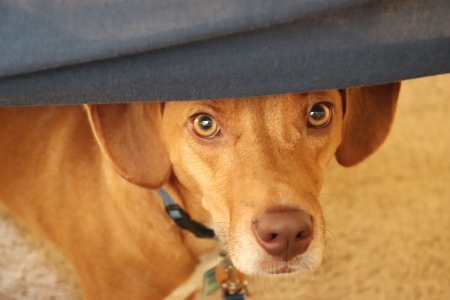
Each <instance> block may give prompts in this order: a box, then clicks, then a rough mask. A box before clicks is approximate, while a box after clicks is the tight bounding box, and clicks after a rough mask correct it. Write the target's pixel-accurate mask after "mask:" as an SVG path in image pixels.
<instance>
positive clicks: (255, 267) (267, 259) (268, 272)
mask: <svg viewBox="0 0 450 300" xmlns="http://www.w3.org/2000/svg"><path fill="white" fill-rule="evenodd" d="M314 250H316V251H314ZM318 250H319V249H313V250H312V251H310V250H308V251H306V252H305V253H303V254H301V255H298V256H297V257H295V258H294V259H292V260H290V261H283V260H281V259H279V258H274V257H272V256H270V255H268V254H265V253H258V254H259V255H258V254H257V255H254V256H252V257H251V258H248V259H245V258H244V259H239V258H238V257H233V255H231V260H232V261H233V263H234V264H235V266H236V268H237V269H239V270H240V271H241V272H243V273H245V274H247V275H257V276H262V277H268V278H275V277H286V276H292V275H298V274H300V273H309V272H312V271H314V270H315V269H317V268H318V267H319V266H320V264H321V261H322V252H321V251H320V250H319V251H318ZM257 252H258V251H257Z"/></svg>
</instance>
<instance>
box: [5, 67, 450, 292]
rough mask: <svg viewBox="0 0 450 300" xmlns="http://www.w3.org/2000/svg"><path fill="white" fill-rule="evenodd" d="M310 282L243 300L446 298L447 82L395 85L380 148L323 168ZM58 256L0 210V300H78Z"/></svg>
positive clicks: (255, 288)
mask: <svg viewBox="0 0 450 300" xmlns="http://www.w3.org/2000/svg"><path fill="white" fill-rule="evenodd" d="M321 201H322V204H323V207H324V212H325V217H326V219H327V225H328V229H329V233H328V237H329V239H328V248H327V259H326V261H325V263H324V266H323V267H322V268H321V269H320V270H318V272H317V273H316V274H311V275H306V276H300V277H297V278H294V279H292V278H291V279H287V280H283V281H276V282H272V281H271V282H269V281H264V280H256V279H253V280H251V281H250V289H251V291H252V292H253V297H252V298H251V299H258V300H259V299H450V75H445V76H438V77H430V78H423V79H418V80H412V81H407V82H405V83H404V85H403V88H402V92H401V100H400V106H399V109H398V114H397V119H396V123H395V125H394V129H393V131H392V134H391V135H390V137H389V139H388V141H387V142H386V144H385V145H384V146H383V148H382V149H381V150H380V151H379V152H377V153H376V154H375V155H374V156H373V157H372V158H370V159H369V160H367V161H365V162H364V163H362V164H361V165H360V166H357V167H354V168H350V169H344V168H342V167H340V166H338V165H337V164H336V163H334V162H333V163H332V164H331V166H330V170H329V173H328V176H327V180H326V184H325V187H324V190H323V193H322V197H321ZM77 295H78V289H77V287H76V280H75V279H74V276H73V274H72V273H71V271H70V268H69V267H67V265H66V263H65V261H64V259H63V258H62V256H61V254H60V253H59V252H58V251H57V250H56V249H54V248H53V247H51V246H50V245H49V244H48V243H46V242H43V241H41V240H40V239H39V238H37V237H35V236H34V235H32V234H30V233H29V232H27V231H26V230H25V229H24V228H22V227H21V226H20V225H18V224H17V223H16V222H15V221H14V219H13V218H12V217H11V216H10V215H9V214H8V212H6V211H5V210H4V209H3V208H0V299H2V300H7V299H8V300H9V299H78V297H79V296H77Z"/></svg>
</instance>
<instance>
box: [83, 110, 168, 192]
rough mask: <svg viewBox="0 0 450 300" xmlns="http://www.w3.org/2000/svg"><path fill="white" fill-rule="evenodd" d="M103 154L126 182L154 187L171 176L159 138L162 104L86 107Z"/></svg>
mask: <svg viewBox="0 0 450 300" xmlns="http://www.w3.org/2000/svg"><path fill="white" fill-rule="evenodd" d="M86 108H87V111H88V113H89V119H90V122H91V126H92V128H93V131H94V134H95V137H96V139H97V141H98V143H99V144H100V147H101V149H102V151H103V153H105V154H106V156H107V157H108V158H109V159H110V160H111V162H112V164H113V165H114V168H115V169H116V171H117V172H118V173H119V174H120V175H121V176H122V177H123V178H125V179H126V180H128V181H130V182H132V183H134V184H137V185H140V186H143V187H147V188H157V187H160V186H161V185H163V184H164V182H165V181H167V179H168V178H169V176H170V173H171V165H170V160H169V155H168V153H167V150H166V148H165V145H164V142H163V139H162V137H161V133H160V128H161V118H162V104H160V103H129V104H94V105H86Z"/></svg>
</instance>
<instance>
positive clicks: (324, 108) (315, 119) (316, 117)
mask: <svg viewBox="0 0 450 300" xmlns="http://www.w3.org/2000/svg"><path fill="white" fill-rule="evenodd" d="M330 120H331V109H330V107H329V106H328V105H327V104H326V103H317V104H314V106H313V107H312V108H311V110H310V111H309V115H308V125H309V126H310V127H315V128H321V127H325V126H327V125H328V123H330Z"/></svg>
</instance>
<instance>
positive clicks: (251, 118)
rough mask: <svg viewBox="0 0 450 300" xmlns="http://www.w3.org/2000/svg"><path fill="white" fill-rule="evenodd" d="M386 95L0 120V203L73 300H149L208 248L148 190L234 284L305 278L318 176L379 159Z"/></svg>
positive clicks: (315, 252)
mask: <svg viewBox="0 0 450 300" xmlns="http://www.w3.org/2000/svg"><path fill="white" fill-rule="evenodd" d="M399 87H400V84H398V83H396V84H386V85H379V86H373V87H365V88H353V89H347V90H342V91H337V90H333V91H325V92H312V93H305V94H290V95H280V96H267V97H259V98H251V99H239V100H217V101H192V102H191V101H187V102H167V103H130V104H108V105H86V106H85V107H84V108H83V107H82V106H60V107H56V106H54V107H29V108H2V109H0V124H1V127H0V128H1V130H0V141H1V147H0V160H1V166H2V167H1V168H0V182H1V187H0V200H1V201H2V202H3V203H4V204H5V205H6V206H7V207H8V208H9V209H10V210H11V211H12V212H13V213H14V214H15V215H17V216H18V217H19V218H20V219H21V220H22V221H23V222H24V223H25V224H26V225H27V226H29V227H30V228H31V229H33V230H34V231H36V232H38V233H39V234H41V235H42V236H44V237H46V238H48V239H50V240H51V241H53V242H54V243H55V244H57V245H58V246H59V247H61V248H62V249H63V251H64V252H65V253H66V255H67V257H68V258H69V260H70V261H71V262H72V264H73V266H74V268H75V270H76V272H77V274H78V278H79V280H80V283H81V286H82V290H83V293H84V297H85V299H161V298H163V297H165V296H167V295H168V294H169V293H171V292H172V291H173V290H175V289H176V288H177V287H178V286H179V285H180V284H182V283H183V282H185V281H186V280H187V279H188V278H189V276H190V274H191V273H192V271H193V269H194V268H195V266H196V264H197V263H198V258H199V256H200V255H201V254H203V253H206V252H208V251H210V250H211V249H214V247H215V246H216V242H214V241H208V240H201V239H197V238H195V237H194V236H193V235H192V234H191V233H189V232H185V231H182V230H180V229H179V228H178V227H177V226H176V225H175V224H174V222H173V221H172V220H171V219H170V218H169V217H168V216H167V214H166V212H165V211H164V205H163V203H162V200H161V197H160V195H159V193H158V191H157V190H154V189H155V188H158V187H160V186H164V188H165V189H166V190H167V191H168V192H169V193H170V194H171V195H172V196H173V197H174V198H175V199H176V201H177V202H178V203H179V204H180V206H182V207H184V208H185V209H186V210H187V211H188V212H189V214H190V215H191V216H192V218H193V219H195V220H197V221H200V222H202V223H204V224H206V225H208V226H211V227H213V228H214V230H215V232H216V234H217V238H218V240H219V241H221V242H222V243H223V244H225V245H226V248H227V250H228V253H229V255H230V257H231V259H232V261H233V262H234V264H235V266H236V267H237V268H238V269H240V270H241V271H243V272H244V273H248V274H267V275H268V276H270V274H280V273H290V272H294V271H301V270H311V269H314V268H316V267H317V266H318V265H319V264H320V262H321V257H322V249H323V246H324V240H325V239H324V235H325V223H324V219H323V216H322V212H321V208H320V204H319V202H318V196H319V193H320V190H321V186H322V182H323V178H324V173H325V167H326V165H327V164H328V162H329V161H330V160H331V159H332V157H333V156H334V155H335V154H336V157H337V159H338V161H339V162H340V163H341V164H342V165H344V166H351V165H354V164H356V163H358V162H360V161H362V160H363V159H364V158H366V157H367V156H369V155H370V154H371V153H373V152H374V151H375V150H376V149H377V148H378V147H379V146H380V144H381V143H382V142H383V141H384V139H385V138H386V136H387V134H388V132H389V130H390V127H391V123H392V120H393V117H394V112H395V108H396V102H397V97H398V92H399ZM86 112H87V113H86ZM187 296H189V295H186V297H187Z"/></svg>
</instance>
